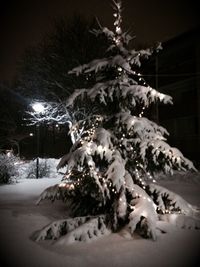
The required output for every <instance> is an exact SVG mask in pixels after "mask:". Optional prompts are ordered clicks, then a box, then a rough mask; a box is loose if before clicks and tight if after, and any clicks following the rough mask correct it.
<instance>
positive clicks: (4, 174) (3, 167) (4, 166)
mask: <svg viewBox="0 0 200 267" xmlns="http://www.w3.org/2000/svg"><path fill="white" fill-rule="evenodd" d="M17 161H18V158H17V157H15V156H14V155H12V154H10V155H8V154H4V153H1V154H0V183H1V184H7V183H10V182H11V181H12V179H13V177H14V176H17V168H16V166H15V163H16V162H17Z"/></svg>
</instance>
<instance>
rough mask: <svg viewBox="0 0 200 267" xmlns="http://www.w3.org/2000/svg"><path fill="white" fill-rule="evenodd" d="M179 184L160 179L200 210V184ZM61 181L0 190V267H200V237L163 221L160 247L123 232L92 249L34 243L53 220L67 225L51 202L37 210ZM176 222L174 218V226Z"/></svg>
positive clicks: (63, 211)
mask: <svg viewBox="0 0 200 267" xmlns="http://www.w3.org/2000/svg"><path fill="white" fill-rule="evenodd" d="M186 177H187V176H186V175H184V179H181V175H176V176H174V177H173V179H172V178H171V177H170V178H167V177H165V178H163V179H160V184H161V185H162V186H165V187H166V188H168V189H169V190H172V191H175V192H176V193H178V194H180V195H181V196H182V197H184V198H185V199H186V200H187V201H189V202H190V203H191V204H194V205H197V206H200V179H199V176H198V177H197V175H195V176H194V179H189V178H192V177H191V174H189V178H188V179H186ZM58 182H60V178H43V179H20V180H19V182H18V183H16V184H10V185H2V186H0V213H1V220H0V243H1V250H0V255H1V256H0V266H2V267H7V266H9V267H18V266H20V267H22V266H28V267H36V266H37V267H40V266H41V267H56V266H59V267H64V266H65V267H66V266H70V267H73V266H74V267H78V266H81V267H84V266H85V267H86V266H87V267H93V266H95V267H100V266H101V267H102V266H116V267H121V266H123V267H146V266H148V267H151V266H154V267H156V266H159V267H160V266H162V267H173V266H176V267H179V266H180V267H183V266H184V267H187V266H188V267H193V266H194V267H197V266H199V263H200V256H199V249H198V248H199V245H200V231H198V230H188V229H180V228H177V227H176V226H175V225H173V224H171V223H167V222H163V221H160V222H159V224H158V228H160V229H162V231H166V232H167V233H165V234H163V233H161V231H159V230H158V229H157V230H156V231H157V232H158V233H157V235H158V238H157V240H156V241H152V240H146V239H142V238H140V237H139V236H137V235H136V234H134V235H133V237H132V236H131V235H130V233H129V232H128V231H127V230H126V229H123V230H122V231H121V233H118V234H111V235H109V236H106V237H103V238H101V239H99V240H98V241H94V242H91V243H80V244H79V243H78V244H77V243H75V244H72V245H66V246H65V245H63V246H57V245H53V244H52V241H41V242H33V241H32V240H31V236H32V234H33V233H34V232H35V231H37V230H39V229H41V228H42V227H44V226H45V225H47V224H49V223H51V222H52V221H54V220H58V219H65V218H66V217H67V209H66V206H65V204H64V203H62V202H60V201H55V202H54V203H53V204H52V203H51V202H48V201H44V202H42V203H41V204H40V205H39V206H36V205H35V202H36V200H37V199H38V197H39V195H40V193H41V192H42V191H43V190H44V189H45V188H46V187H48V186H52V185H54V184H56V183H58ZM172 219H173V218H171V220H172Z"/></svg>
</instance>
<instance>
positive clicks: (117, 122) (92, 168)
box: [34, 1, 199, 244]
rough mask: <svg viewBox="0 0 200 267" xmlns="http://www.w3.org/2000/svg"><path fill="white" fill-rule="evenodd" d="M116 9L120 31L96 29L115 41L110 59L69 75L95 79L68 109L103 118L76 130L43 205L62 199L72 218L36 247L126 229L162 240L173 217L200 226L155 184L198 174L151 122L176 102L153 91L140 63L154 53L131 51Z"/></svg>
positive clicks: (43, 234)
mask: <svg viewBox="0 0 200 267" xmlns="http://www.w3.org/2000/svg"><path fill="white" fill-rule="evenodd" d="M113 6H114V12H115V13H114V18H115V21H114V26H115V31H114V32H113V31H111V30H109V29H108V28H102V27H101V26H100V30H94V31H93V33H94V34H96V35H97V36H99V35H101V34H103V35H105V36H106V37H107V38H108V40H109V41H110V47H109V48H108V50H107V51H106V52H107V54H108V55H109V56H108V57H105V58H102V59H96V60H93V61H92V62H90V63H88V64H85V65H82V66H79V67H77V68H74V69H73V70H72V71H70V73H71V74H76V75H80V74H81V75H85V76H86V78H87V79H88V77H89V82H90V85H91V84H92V82H93V84H92V85H91V86H90V87H89V88H87V89H77V90H76V91H75V92H74V93H73V94H72V95H71V97H70V98H69V99H68V102H67V106H68V107H70V106H71V107H74V108H75V107H76V106H77V105H79V104H80V103H85V101H87V104H88V105H91V104H95V103H97V104H96V105H97V108H96V110H98V112H96V113H95V114H92V115H91V116H89V117H88V118H87V119H85V120H82V121H78V122H77V123H76V125H74V126H73V127H72V128H71V131H72V132H74V131H75V132H79V133H80V134H79V135H77V136H79V138H78V139H77V140H76V142H75V143H74V144H73V146H72V148H71V150H70V152H69V153H68V154H67V155H65V156H64V157H63V158H62V159H61V161H60V163H59V165H58V169H59V168H61V167H64V166H67V171H66V174H65V176H64V178H63V181H62V183H60V184H59V185H55V186H54V187H50V188H47V189H46V190H45V191H44V192H43V193H42V194H41V196H40V199H39V201H38V203H39V202H40V201H41V200H43V199H45V198H47V199H51V200H54V199H57V198H60V199H63V200H65V201H67V202H68V203H70V206H71V211H72V218H68V219H65V220H59V221H56V222H53V223H51V224H50V225H48V226H46V227H44V228H43V229H42V230H40V231H38V232H36V233H35V235H34V239H35V240H37V241H39V240H44V239H53V240H57V241H56V243H60V244H64V243H70V242H75V241H88V240H93V239H96V238H98V237H100V236H102V235H104V234H108V233H110V232H117V231H119V230H121V229H123V228H124V227H126V229H127V231H129V233H130V235H132V234H133V233H134V232H137V233H139V234H140V235H141V236H143V237H146V238H152V239H156V224H157V222H158V221H159V220H160V219H161V217H162V219H163V218H165V217H168V219H169V216H173V220H176V219H177V218H182V226H184V224H185V222H186V220H185V219H183V218H190V224H189V227H191V221H192V226H193V228H199V220H198V218H197V214H198V211H197V210H196V208H195V207H193V206H192V205H190V204H189V203H187V202H186V201H185V200H183V199H182V198H181V197H180V196H178V195H176V194H174V193H172V192H171V191H169V190H167V189H165V188H163V187H161V186H159V185H157V183H156V181H155V180H154V174H155V173H158V172H160V171H162V172H164V173H170V174H171V173H173V170H194V171H195V168H194V166H193V164H192V162H191V161H189V160H188V159H186V158H185V157H184V156H183V155H182V153H181V152H180V151H179V150H178V149H176V148H173V147H170V146H169V145H168V144H167V143H166V138H165V137H164V136H165V135H168V133H167V131H166V129H164V128H163V127H161V126H158V125H157V124H156V123H155V122H153V121H151V120H149V119H147V118H146V117H145V116H144V115H145V111H146V109H147V108H149V107H150V105H152V104H154V103H155V102H157V101H159V102H163V103H164V104H168V103H170V104H172V99H171V97H170V96H168V95H165V94H162V93H159V92H158V91H156V90H155V89H153V88H151V86H149V85H148V84H147V83H146V82H145V80H144V78H143V76H142V75H141V74H140V73H138V72H137V70H138V69H139V67H140V65H141V58H148V57H149V56H150V55H151V54H152V53H153V50H152V49H146V50H140V51H136V50H128V43H129V41H130V40H131V39H132V38H131V36H130V35H129V34H127V33H124V32H123V31H122V28H121V23H122V17H121V11H122V7H121V2H120V1H119V2H115V1H113ZM157 49H159V47H158V48H157ZM98 103H99V104H98ZM186 227H187V223H186ZM61 236H62V237H61Z"/></svg>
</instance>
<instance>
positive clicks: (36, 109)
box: [32, 102, 45, 179]
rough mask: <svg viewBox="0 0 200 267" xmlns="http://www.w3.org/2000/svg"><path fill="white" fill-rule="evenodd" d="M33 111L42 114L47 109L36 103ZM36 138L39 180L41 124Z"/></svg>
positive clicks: (37, 174)
mask: <svg viewBox="0 0 200 267" xmlns="http://www.w3.org/2000/svg"><path fill="white" fill-rule="evenodd" d="M32 108H33V110H34V111H35V112H36V114H38V115H39V114H41V113H43V112H44V110H45V107H44V106H43V104H42V103H40V102H36V103H33V104H32ZM36 138H37V158H36V178H37V179H38V178H39V154H40V123H39V122H38V123H37V124H36Z"/></svg>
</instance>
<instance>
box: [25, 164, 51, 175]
mask: <svg viewBox="0 0 200 267" xmlns="http://www.w3.org/2000/svg"><path fill="white" fill-rule="evenodd" d="M38 166H39V169H38V170H39V172H38V177H39V178H42V177H48V176H49V174H50V166H49V165H48V163H47V160H46V159H42V160H41V159H40V160H39V165H38ZM36 168H37V167H36V160H34V161H31V162H30V163H29V166H28V169H27V178H36Z"/></svg>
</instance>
